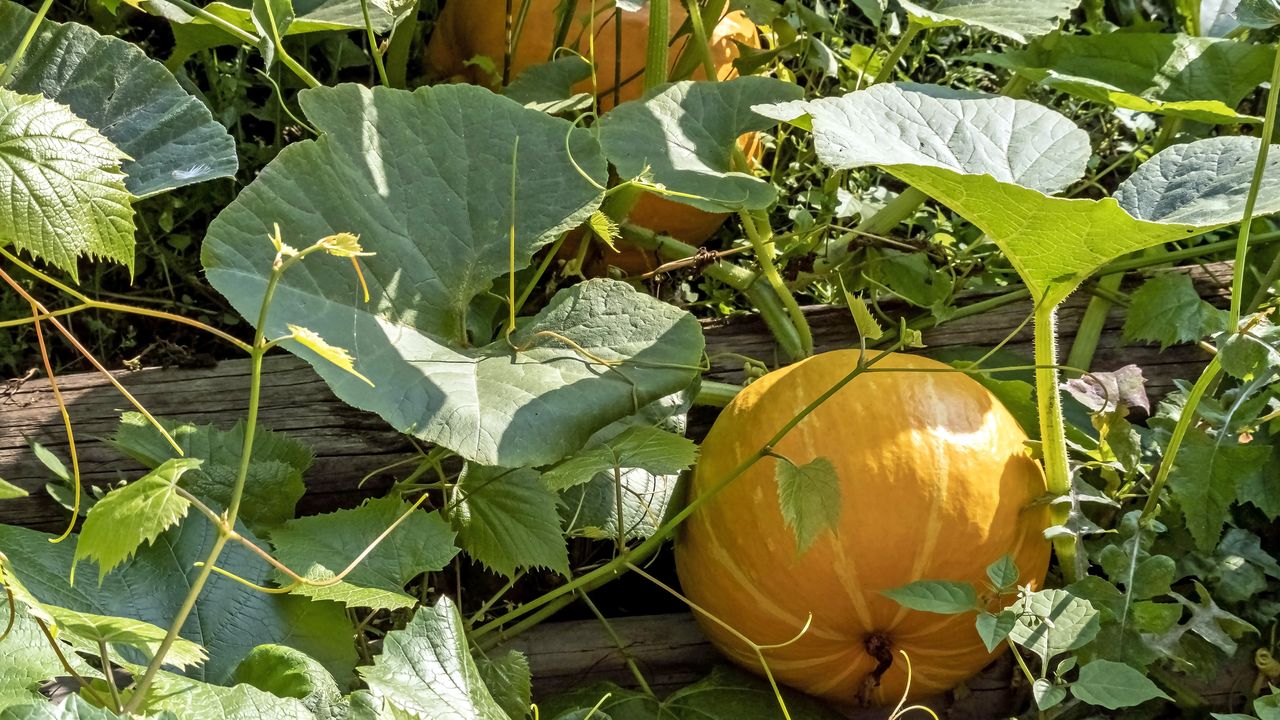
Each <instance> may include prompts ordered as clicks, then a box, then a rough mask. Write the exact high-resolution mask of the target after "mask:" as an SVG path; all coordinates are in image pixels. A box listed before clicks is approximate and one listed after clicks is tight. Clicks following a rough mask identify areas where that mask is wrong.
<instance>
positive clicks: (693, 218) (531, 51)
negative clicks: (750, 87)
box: [426, 0, 763, 273]
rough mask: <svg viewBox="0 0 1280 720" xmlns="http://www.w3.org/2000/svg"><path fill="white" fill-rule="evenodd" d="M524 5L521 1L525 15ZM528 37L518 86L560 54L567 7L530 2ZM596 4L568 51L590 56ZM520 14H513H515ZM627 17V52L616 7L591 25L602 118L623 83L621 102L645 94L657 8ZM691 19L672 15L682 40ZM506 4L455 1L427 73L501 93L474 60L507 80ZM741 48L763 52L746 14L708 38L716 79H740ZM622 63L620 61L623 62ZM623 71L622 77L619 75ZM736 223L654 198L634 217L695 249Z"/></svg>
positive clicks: (676, 50) (601, 8)
mask: <svg viewBox="0 0 1280 720" xmlns="http://www.w3.org/2000/svg"><path fill="white" fill-rule="evenodd" d="M522 1H523V0H513V2H512V7H513V8H515V10H518V9H519V8H520V7H521V2H522ZM528 2H529V7H528V11H527V13H526V15H525V21H524V25H523V28H522V29H521V32H520V37H519V39H518V41H517V42H516V47H515V53H514V54H513V55H512V57H511V68H510V70H509V71H508V73H507V75H508V77H510V78H512V79H514V78H515V77H516V76H518V75H519V74H520V72H521V71H523V70H524V69H525V68H527V67H529V66H531V65H537V64H539V63H544V62H547V61H548V60H549V59H550V57H551V54H552V51H553V50H554V49H555V48H554V46H553V44H554V42H555V34H556V19H557V13H556V7H557V6H558V5H559V4H560V0H528ZM591 10H592V3H591V2H590V0H578V3H577V10H576V13H575V17H574V22H573V23H572V24H571V26H570V31H569V34H568V36H567V37H566V38H565V46H566V47H568V48H570V49H572V50H574V51H575V52H578V53H581V54H582V55H583V56H588V55H589V50H590V48H589V47H588V40H589V36H588V20H590V19H591V18H592V14H591ZM514 12H515V11H513V13H514ZM620 16H621V18H622V33H621V35H622V43H621V52H620V53H617V54H615V47H616V44H615V37H616V33H615V27H614V18H615V13H614V5H613V2H611V1H609V0H598V1H597V2H595V16H594V18H595V20H594V22H593V23H591V24H590V27H591V30H592V32H593V33H594V37H595V58H596V78H597V87H598V90H599V95H598V99H599V104H600V111H601V112H605V111H607V110H608V109H609V108H611V107H613V105H614V97H615V93H614V78H615V77H620V78H622V83H621V84H620V85H619V86H618V88H617V90H618V92H617V94H616V95H617V99H618V100H619V101H620V102H626V101H628V100H635V99H636V98H639V97H640V96H641V95H643V94H644V65H645V62H644V61H645V50H646V46H647V44H648V39H649V9H648V6H647V5H646V6H645V7H644V8H643V9H642V10H639V11H637V12H623V13H620ZM686 18H687V15H686V13H685V10H684V7H683V6H682V5H680V4H677V3H672V5H671V10H670V14H669V17H668V19H669V25H670V28H671V35H672V36H675V35H676V34H677V32H678V31H679V29H680V27H681V25H683V24H684V22H685V20H686ZM506 21H507V2H506V0H450V1H449V2H447V3H446V4H445V6H444V9H443V10H442V11H441V13H440V16H439V18H438V19H437V21H436V26H435V30H434V31H433V33H432V35H431V40H430V41H429V42H428V44H427V55H426V62H427V73H428V76H430V77H432V78H434V79H437V80H461V81H463V82H470V83H475V84H479V85H487V86H489V87H491V88H493V89H497V87H496V85H495V82H496V80H495V78H494V76H493V74H491V73H489V72H488V71H486V70H483V69H481V68H480V67H479V66H478V65H468V64H467V61H468V60H471V59H472V58H474V57H475V56H477V55H482V56H486V57H488V58H489V59H490V60H492V61H493V63H494V66H495V67H496V68H497V71H498V75H501V73H502V64H503V62H504V56H505V54H506ZM688 41H689V37H688V35H687V34H686V35H684V36H682V37H681V38H680V39H679V40H677V41H676V42H674V43H673V44H672V47H671V49H670V50H669V57H670V59H671V63H672V64H673V65H674V64H675V62H676V60H677V58H678V57H679V56H680V53H681V51H682V50H683V49H684V47H685V45H686V44H687V43H688ZM738 43H741V44H743V45H746V46H748V47H755V48H758V47H760V38H759V35H758V33H757V30H756V26H755V24H754V23H752V22H751V20H750V19H748V18H747V16H746V15H745V14H744V13H742V12H730V13H727V14H725V15H724V16H723V17H722V18H721V20H720V22H719V23H717V24H716V25H715V27H714V28H711V29H710V30H709V33H708V44H709V47H710V51H711V57H712V62H713V65H714V66H715V69H716V76H717V77H718V78H719V79H721V80H727V79H729V78H732V77H734V76H736V75H737V70H735V69H734V67H733V61H734V60H735V59H737V58H738V56H739V55H740V49H739V47H738ZM616 60H620V62H616ZM615 72H616V73H617V74H616V75H615ZM693 77H694V78H695V79H704V78H705V77H706V74H705V72H704V71H703V69H702V67H701V66H699V67H698V69H697V70H696V71H695V72H694V74H693ZM574 90H575V91H577V92H589V91H590V90H591V83H590V81H589V80H588V81H583V82H582V83H579V84H578V85H577V86H575V88H574ZM739 145H740V147H742V149H743V152H744V153H745V154H746V157H747V159H748V160H749V161H750V162H751V163H753V164H754V163H756V162H758V161H759V159H760V155H761V154H762V152H763V146H762V145H761V144H760V142H759V141H758V139H756V138H755V137H754V135H744V136H743V138H742V139H741V140H740V142H739ZM727 217H728V216H727V215H725V214H723V213H710V212H705V211H703V210H699V209H698V208H695V207H693V206H691V205H686V204H684V203H679V202H675V201H673V200H668V199H666V198H662V197H658V196H656V195H651V194H646V195H644V196H643V197H642V198H641V199H640V200H639V202H637V203H636V205H635V207H634V208H633V209H632V211H631V213H630V214H629V216H628V219H629V220H630V221H631V222H634V223H636V224H637V225H640V226H641V227H645V228H648V229H650V230H653V231H654V232H658V233H661V234H664V235H670V236H671V237H674V238H676V239H677V240H680V241H682V242H685V243H688V244H690V245H701V244H702V243H704V242H706V241H707V239H708V238H710V237H711V235H712V234H714V233H715V231H716V230H718V229H719V228H720V226H721V225H723V224H724V221H725V219H726V218H727ZM600 260H602V261H603V262H604V263H605V264H612V265H616V266H618V267H621V268H622V269H624V270H626V271H628V272H633V273H637V272H643V271H646V270H652V269H653V268H655V267H657V265H658V262H659V261H658V260H657V259H656V258H655V257H653V256H652V255H651V254H647V253H644V252H642V251H640V250H638V249H634V248H627V249H625V250H624V251H623V252H622V253H612V252H610V251H608V250H605V251H604V254H603V255H602V256H601V258H600Z"/></svg>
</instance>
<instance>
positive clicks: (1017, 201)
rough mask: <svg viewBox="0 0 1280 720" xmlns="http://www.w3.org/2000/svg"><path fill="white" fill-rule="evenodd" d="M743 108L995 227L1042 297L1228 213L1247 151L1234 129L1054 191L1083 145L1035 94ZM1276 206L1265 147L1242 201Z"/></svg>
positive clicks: (829, 155)
mask: <svg viewBox="0 0 1280 720" xmlns="http://www.w3.org/2000/svg"><path fill="white" fill-rule="evenodd" d="M757 109H758V110H760V111H761V112H763V113H765V114H769V115H771V116H773V117H778V118H780V119H787V120H793V121H802V122H810V123H812V127H813V131H814V134H815V136H816V138H817V150H818V156H819V158H820V159H821V160H822V161H823V162H825V163H827V164H829V165H831V166H833V167H836V168H840V169H843V168H853V167H862V166H867V165H878V166H880V167H883V168H884V169H885V170H887V171H888V172H890V173H891V174H893V175H895V176H897V177H898V178H899V179H901V180H903V181H904V182H907V183H909V184H911V185H913V186H915V187H917V188H919V189H920V190H922V191H923V192H925V193H926V194H928V195H931V196H932V197H934V198H935V199H937V200H938V201H939V202H941V203H943V204H944V205H946V206H948V207H950V208H951V209H952V210H954V211H956V212H957V213H959V214H960V215H962V216H964V217H965V218H966V219H968V220H969V221H970V222H972V223H973V224H975V225H977V226H978V227H979V228H981V229H982V230H983V231H984V232H986V233H987V234H988V235H989V236H990V237H991V238H992V239H993V240H995V242H996V243H997V244H998V245H999V246H1000V248H1001V249H1002V250H1003V251H1004V253H1005V255H1006V256H1007V257H1008V258H1009V261H1010V262H1011V263H1012V264H1013V266H1014V268H1015V269H1016V270H1017V271H1018V274H1019V275H1021V277H1022V280H1023V282H1024V283H1026V285H1027V288H1028V289H1029V290H1030V291H1031V293H1032V296H1033V297H1035V298H1037V299H1040V300H1041V301H1043V302H1045V303H1047V304H1049V305H1056V304H1058V303H1059V302H1061V301H1062V300H1063V299H1065V298H1066V297H1067V296H1068V295H1069V294H1071V292H1072V291H1073V290H1075V289H1076V288H1077V287H1078V286H1079V285H1080V283H1081V282H1083V281H1084V280H1085V278H1087V277H1088V276H1089V275H1090V274H1092V273H1093V272H1094V271H1096V270H1097V269H1098V268H1100V267H1102V266H1103V265H1105V264H1106V263H1108V262H1110V261H1112V260H1114V259H1116V258H1118V257H1120V256H1122V255H1126V254H1128V253H1131V252H1135V251H1138V250H1142V249H1145V248H1148V247H1153V246H1156V245H1160V244H1161V243H1164V242H1168V241H1171V240H1176V239H1179V238H1186V237H1192V236H1195V235H1198V234H1202V233H1205V232H1208V231H1210V230H1214V229H1216V228H1220V227H1223V226H1226V225H1230V224H1232V223H1235V222H1239V220H1240V217H1241V216H1242V215H1243V211H1244V200H1245V195H1246V194H1247V193H1248V189H1249V182H1250V179H1251V174H1252V171H1253V164H1254V162H1255V158H1256V156H1257V151H1258V145H1257V140H1255V139H1252V138H1245V137H1220V138H1209V139H1206V140H1199V141H1196V142H1192V143H1187V144H1185V145H1176V146H1174V147H1171V148H1168V149H1166V150H1164V151H1162V152H1160V153H1159V154H1157V155H1156V156H1155V157H1153V158H1152V159H1151V160H1150V161H1148V162H1147V163H1145V164H1143V165H1142V166H1141V167H1140V168H1139V169H1138V170H1137V172H1135V173H1134V174H1133V175H1132V176H1131V177H1130V178H1129V179H1128V180H1126V181H1125V182H1124V183H1122V184H1121V185H1120V187H1119V188H1118V189H1117V190H1116V193H1115V195H1114V196H1113V197H1109V198H1103V199H1102V200H1090V199H1067V198H1058V197H1051V196H1050V195H1048V194H1047V193H1051V192H1055V191H1056V190H1057V189H1060V187H1059V188H1055V187H1054V185H1057V184H1059V183H1064V182H1070V181H1071V179H1073V177H1078V173H1079V172H1080V170H1082V169H1083V167H1084V163H1085V162H1086V161H1087V159H1088V157H1089V148H1088V143H1087V139H1085V138H1084V137H1083V133H1082V131H1080V130H1079V129H1078V128H1076V127H1075V126H1074V125H1073V124H1072V123H1071V122H1070V121H1069V120H1067V119H1066V118H1065V117H1063V116H1061V115H1059V114H1057V113H1056V112H1054V111H1052V110H1049V109H1047V108H1044V107H1042V106H1040V105H1037V104H1035V103H1031V102H1027V101H1024V100H1012V99H1009V98H1006V97H1000V96H991V95H974V94H965V93H958V92H956V91H954V90H949V89H946V88H936V87H929V86H918V85H900V86H898V85H878V86H875V87H873V88H870V89H868V90H864V91H861V92H855V93H851V94H849V95H846V96H844V97H842V98H833V99H825V100H816V101H813V102H808V103H787V104H783V105H777V106H773V107H769V108H757ZM1024 118H1025V119H1024ZM1046 162H1047V163H1048V164H1047V165H1045V163H1046ZM1029 170H1030V172H1029ZM1018 176H1022V177H1023V179H1018ZM1029 181H1040V182H1039V183H1038V185H1037V184H1032V183H1031V182H1029ZM1277 211H1280V159H1276V158H1274V157H1273V158H1272V159H1271V160H1269V162H1268V165H1267V169H1266V172H1265V173H1264V175H1263V181H1262V183H1261V186H1260V191H1259V194H1258V202H1257V206H1256V208H1255V213H1256V214H1258V215H1263V214H1269V213H1273V212H1277Z"/></svg>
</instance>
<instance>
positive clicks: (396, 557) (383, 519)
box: [271, 497, 458, 610]
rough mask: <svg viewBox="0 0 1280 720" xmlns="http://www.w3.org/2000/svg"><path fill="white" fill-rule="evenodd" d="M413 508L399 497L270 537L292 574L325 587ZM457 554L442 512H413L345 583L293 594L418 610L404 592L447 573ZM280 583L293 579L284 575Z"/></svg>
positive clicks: (301, 521)
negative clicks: (426, 576) (424, 577)
mask: <svg viewBox="0 0 1280 720" xmlns="http://www.w3.org/2000/svg"><path fill="white" fill-rule="evenodd" d="M408 509H409V506H408V505H406V504H405V503H403V502H402V501H400V500H399V499H398V498H395V497H384V498H379V499H374V500H369V501H367V502H365V504H364V505H361V506H360V507H358V508H353V509H350V510H338V511H336V512H332V513H328V514H327V515H313V516H310V517H304V518H298V519H297V520H291V521H289V522H288V523H286V524H285V525H284V527H282V528H280V529H278V530H276V531H275V532H273V533H271V544H272V545H274V546H275V548H276V558H277V559H279V560H280V561H281V562H283V563H284V564H285V565H286V566H288V567H289V569H290V570H293V571H294V572H296V573H298V574H299V575H301V576H302V577H304V578H306V579H308V580H313V581H317V582H324V581H327V580H331V579H332V578H334V577H335V576H336V575H337V574H338V573H340V572H342V571H343V570H345V569H346V567H347V566H348V565H349V564H350V563H351V562H352V561H354V560H355V559H356V558H357V557H359V556H360V554H361V553H363V552H364V551H365V549H366V548H367V547H368V546H369V545H370V544H371V543H372V542H373V541H374V540H376V539H377V538H378V536H379V535H381V534H382V533H383V532H385V531H386V529H387V528H389V527H391V525H392V523H394V522H396V520H397V519H399V518H400V516H401V515H402V514H404V512H405V511H406V510H408ZM457 553H458V548H457V547H455V546H454V544H453V530H451V529H450V528H449V523H447V522H445V521H444V520H443V519H441V517H440V514H439V513H436V512H431V513H428V512H424V511H414V512H412V513H410V514H409V515H408V517H407V518H406V519H405V520H404V521H403V522H401V523H400V524H399V525H397V526H396V529H395V530H393V531H392V532H391V534H390V535H388V536H387V537H386V538H385V539H384V540H383V541H382V542H381V543H379V544H378V546H377V547H376V548H374V550H373V552H371V553H369V555H368V556H366V557H365V558H364V560H362V561H361V562H360V564H359V565H357V566H356V568H355V569H354V570H352V571H351V573H350V574H348V575H346V576H345V578H344V579H343V581H342V582H339V583H337V584H334V585H325V586H314V585H301V586H299V587H298V588H297V589H296V590H294V591H293V592H294V593H296V594H298V595H304V596H306V597H310V598H314V599H317V600H333V601H335V602H339V603H342V604H344V605H346V606H348V607H367V608H377V609H384V610H395V609H398V608H407V607H413V606H414V604H415V603H416V602H417V600H416V599H415V598H414V597H413V596H412V595H410V594H408V593H407V592H405V590H404V586H405V584H407V583H408V582H409V581H410V580H412V579H413V578H415V577H417V576H418V575H421V574H422V573H424V572H430V571H435V570H441V569H443V568H444V567H445V566H446V565H448V564H449V561H450V560H452V559H453V556H454V555H456V554H457ZM280 582H281V583H282V584H283V583H286V582H288V580H287V578H285V577H283V576H281V577H280Z"/></svg>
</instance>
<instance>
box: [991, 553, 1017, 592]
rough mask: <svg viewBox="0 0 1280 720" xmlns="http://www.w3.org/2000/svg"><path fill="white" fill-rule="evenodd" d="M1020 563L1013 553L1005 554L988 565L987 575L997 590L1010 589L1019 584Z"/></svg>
mask: <svg viewBox="0 0 1280 720" xmlns="http://www.w3.org/2000/svg"><path fill="white" fill-rule="evenodd" d="M1018 575H1019V573H1018V565H1017V563H1015V562H1014V561H1013V556H1012V555H1007V554H1006V555H1004V556H1002V557H1001V558H1000V559H999V560H997V561H995V562H993V563H991V564H990V565H988V566H987V577H988V578H990V579H991V586H992V587H994V588H995V589H996V590H1000V591H1004V590H1008V589H1010V588H1012V587H1014V586H1016V585H1017V584H1018Z"/></svg>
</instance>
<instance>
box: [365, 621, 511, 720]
mask: <svg viewBox="0 0 1280 720" xmlns="http://www.w3.org/2000/svg"><path fill="white" fill-rule="evenodd" d="M360 674H361V676H363V677H364V681H365V684H367V685H368V686H369V691H370V692H371V693H372V694H373V696H374V698H376V699H378V700H381V701H382V702H383V703H386V704H388V705H390V707H391V708H392V711H393V715H394V716H395V717H410V718H421V719H422V720H509V718H508V717H507V715H506V713H504V712H503V711H502V708H501V707H499V705H498V703H497V702H496V701H495V700H494V699H493V696H492V695H490V694H489V690H488V689H487V688H486V687H485V684H484V680H483V679H482V678H481V677H480V672H479V671H478V670H477V669H476V665H475V662H473V661H472V660H471V651H470V649H469V648H468V646H467V636H466V633H465V631H464V630H463V628H462V618H461V617H459V615H458V610H457V608H456V607H454V605H453V603H452V602H450V600H449V599H448V598H447V597H442V598H440V599H439V600H438V601H436V604H435V605H434V606H432V607H423V608H419V610H418V612H417V613H416V614H415V615H414V616H413V619H412V620H410V621H409V624H408V625H406V626H405V628H404V629H403V630H396V631H394V632H389V633H387V636H386V638H385V639H384V640H383V643H382V654H381V655H379V656H378V657H377V658H375V659H374V664H373V666H372V667H362V668H360Z"/></svg>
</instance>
